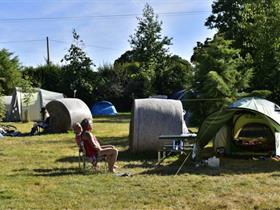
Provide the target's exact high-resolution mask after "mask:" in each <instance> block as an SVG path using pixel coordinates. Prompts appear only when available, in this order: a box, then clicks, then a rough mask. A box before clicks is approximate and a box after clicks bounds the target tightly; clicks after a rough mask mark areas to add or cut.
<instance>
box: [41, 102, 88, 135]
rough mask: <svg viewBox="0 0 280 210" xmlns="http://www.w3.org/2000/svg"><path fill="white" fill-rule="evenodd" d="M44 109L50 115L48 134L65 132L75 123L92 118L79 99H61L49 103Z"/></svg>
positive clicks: (86, 107)
mask: <svg viewBox="0 0 280 210" xmlns="http://www.w3.org/2000/svg"><path fill="white" fill-rule="evenodd" d="M46 109H47V110H48V112H49V114H50V121H49V126H48V132H52V133H62V132H67V131H68V130H70V129H71V128H72V125H73V124H74V123H76V122H81V121H82V120H83V119H85V118H90V119H91V118H92V116H91V112H90V109H89V108H88V106H87V105H86V104H85V103H84V102H83V101H82V100H80V99H77V98H63V99H57V100H53V101H51V102H49V103H48V104H47V105H46Z"/></svg>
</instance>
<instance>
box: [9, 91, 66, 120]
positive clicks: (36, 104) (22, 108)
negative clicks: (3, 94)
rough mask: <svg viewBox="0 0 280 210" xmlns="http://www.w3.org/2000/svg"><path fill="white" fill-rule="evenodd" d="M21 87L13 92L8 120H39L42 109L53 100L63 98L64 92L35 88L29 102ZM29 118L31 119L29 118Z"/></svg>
mask: <svg viewBox="0 0 280 210" xmlns="http://www.w3.org/2000/svg"><path fill="white" fill-rule="evenodd" d="M26 96H27V93H24V92H23V91H22V90H21V88H15V90H14V92H13V94H12V100H11V105H10V108H9V111H8V116H7V121H25V120H31V121H38V120H41V114H40V110H41V108H42V107H44V106H46V104H47V103H48V102H50V101H51V100H55V99H59V98H63V97H64V96H63V94H62V93H57V92H53V91H48V90H43V89H40V88H34V92H33V93H32V95H31V98H30V102H29V104H27V103H26V101H25V97H26ZM28 118H29V119H28Z"/></svg>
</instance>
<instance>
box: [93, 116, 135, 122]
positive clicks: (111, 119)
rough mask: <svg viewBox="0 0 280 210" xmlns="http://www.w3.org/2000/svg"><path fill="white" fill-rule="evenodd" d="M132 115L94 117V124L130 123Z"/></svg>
mask: <svg viewBox="0 0 280 210" xmlns="http://www.w3.org/2000/svg"><path fill="white" fill-rule="evenodd" d="M129 121H130V114H118V115H113V116H102V115H100V116H94V117H93V123H129Z"/></svg>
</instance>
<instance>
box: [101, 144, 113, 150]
mask: <svg viewBox="0 0 280 210" xmlns="http://www.w3.org/2000/svg"><path fill="white" fill-rule="evenodd" d="M101 148H102V149H106V148H112V149H115V147H114V146H113V145H101Z"/></svg>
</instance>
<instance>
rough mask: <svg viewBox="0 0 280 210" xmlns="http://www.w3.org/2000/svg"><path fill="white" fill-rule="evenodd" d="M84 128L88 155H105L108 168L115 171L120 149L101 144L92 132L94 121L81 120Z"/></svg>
mask: <svg viewBox="0 0 280 210" xmlns="http://www.w3.org/2000/svg"><path fill="white" fill-rule="evenodd" d="M81 126H82V128H83V132H82V136H81V139H82V141H83V143H84V147H85V150H86V155H87V156H88V157H95V158H96V157H97V156H105V157H106V160H107V162H108V168H109V171H110V172H115V171H114V170H115V168H116V166H115V163H116V161H117V157H118V150H117V149H116V148H115V147H114V146H112V145H103V146H101V145H100V144H99V142H98V141H97V139H96V137H95V136H94V135H93V134H92V133H91V130H92V121H91V120H89V119H84V120H83V121H82V122H81Z"/></svg>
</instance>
